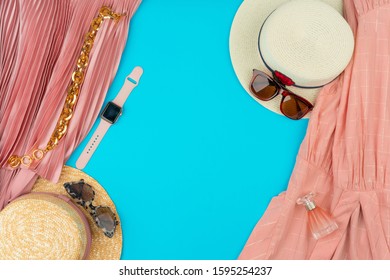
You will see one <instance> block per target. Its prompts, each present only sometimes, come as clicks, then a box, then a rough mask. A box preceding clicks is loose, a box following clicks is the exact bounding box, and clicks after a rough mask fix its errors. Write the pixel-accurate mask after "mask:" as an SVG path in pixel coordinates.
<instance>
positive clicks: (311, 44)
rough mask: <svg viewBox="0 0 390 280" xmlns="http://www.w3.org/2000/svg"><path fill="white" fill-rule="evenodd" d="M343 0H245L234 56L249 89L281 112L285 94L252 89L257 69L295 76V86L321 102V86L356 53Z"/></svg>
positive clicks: (233, 37) (233, 39)
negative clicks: (271, 96) (267, 96)
mask: <svg viewBox="0 0 390 280" xmlns="http://www.w3.org/2000/svg"><path fill="white" fill-rule="evenodd" d="M342 7H343V1H342V0H291V1H288V0H244V1H243V3H242V4H241V6H240V7H239V9H238V11H237V13H236V15H235V17H234V20H233V23H232V27H231V31H230V42H229V47H230V56H231V61H232V64H233V68H234V70H235V73H236V75H237V77H238V79H239V81H240V83H241V85H242V86H243V87H244V89H245V90H246V91H247V92H248V93H249V94H250V95H251V96H252V97H253V98H254V99H255V100H256V101H257V102H259V103H260V104H261V105H263V106H264V107H266V108H268V109H269V110H271V111H273V112H276V113H279V114H280V110H279V105H280V98H281V96H277V97H276V98H274V99H272V100H270V101H261V100H259V99H257V98H255V97H254V95H253V94H252V93H251V92H250V87H249V85H250V81H251V78H252V73H253V69H258V70H261V71H263V72H265V73H267V74H269V75H270V76H272V71H278V72H281V73H283V74H284V75H285V76H287V77H289V78H291V79H292V80H293V81H294V83H295V85H294V86H291V87H288V88H289V90H291V91H292V92H294V93H296V94H298V95H300V96H302V97H303V98H305V99H307V100H308V101H310V102H311V103H313V104H315V100H316V97H317V95H318V93H319V91H320V89H321V88H322V87H323V86H324V85H326V84H328V83H330V82H332V81H333V80H334V79H335V78H337V77H338V76H339V75H340V74H341V73H342V71H343V70H344V69H345V68H346V66H347V65H348V63H349V61H350V60H351V58H352V54H353V49H354V38H353V33H352V31H351V28H350V27H349V25H348V23H347V22H346V21H345V19H344V18H343V16H342Z"/></svg>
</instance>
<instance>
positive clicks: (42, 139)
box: [0, 0, 141, 209]
mask: <svg viewBox="0 0 390 280" xmlns="http://www.w3.org/2000/svg"><path fill="white" fill-rule="evenodd" d="M140 2H141V0H82V1H80V0H61V1H53V0H32V1H30V0H28V1H27V0H6V1H0V71H1V72H0V74H1V76H0V101H1V102H0V167H1V169H0V209H2V208H3V207H4V206H5V205H6V204H7V203H8V202H9V201H11V200H12V199H14V198H16V197H17V196H19V195H20V194H22V193H25V192H28V191H29V190H30V189H31V187H32V185H33V183H34V182H35V180H36V178H37V176H38V175H40V176H42V177H44V178H47V179H49V180H52V181H57V180H58V178H59V175H60V172H61V169H62V166H63V165H64V163H65V162H66V160H67V159H68V158H69V156H70V155H71V153H72V152H73V150H74V149H75V148H76V147H77V145H78V144H79V143H80V142H81V141H82V140H83V138H84V137H85V136H86V135H87V133H88V131H89V130H90V129H91V127H92V125H93V123H94V121H95V120H96V118H97V116H98V113H99V111H100V109H101V106H102V104H103V101H104V98H105V95H106V92H107V90H108V88H109V86H110V84H111V82H112V80H113V78H114V76H115V73H116V71H117V68H118V66H119V62H120V58H121V55H122V52H123V49H124V46H125V43H126V40H127V35H128V30H129V22H130V19H131V18H132V16H133V14H134V13H135V11H136V10H137V8H138V6H139V4H140ZM102 6H109V7H111V8H112V10H113V11H115V12H117V13H126V16H125V17H123V18H121V20H120V21H119V22H117V23H116V22H115V21H113V20H105V21H104V22H103V24H102V26H101V28H100V29H99V31H98V35H97V37H96V39H95V44H94V47H93V49H92V51H91V55H90V60H89V66H88V69H87V73H86V76H85V81H84V84H83V86H82V89H81V91H80V95H79V100H78V103H77V105H76V109H75V111H74V116H73V118H72V120H71V122H70V125H69V127H68V131H67V134H66V136H65V137H64V138H63V139H62V140H61V141H60V143H59V145H58V146H57V148H56V149H55V150H53V151H51V152H49V153H48V154H47V155H46V156H45V158H44V159H43V160H42V161H41V162H40V163H38V164H33V165H32V166H31V167H30V168H29V169H26V168H25V167H21V168H18V169H16V170H11V169H10V168H9V167H8V165H7V159H8V158H9V156H11V155H13V154H16V155H23V154H25V153H28V152H31V151H32V149H35V148H37V147H38V148H44V147H45V146H46V144H47V142H48V140H49V138H50V136H51V134H52V132H53V130H54V128H55V125H56V123H57V120H58V118H59V115H60V112H61V110H62V107H63V105H64V101H65V97H66V89H67V86H68V85H69V83H70V79H71V74H72V72H73V71H74V69H75V67H76V61H77V58H78V56H79V54H80V52H81V47H82V44H83V40H84V37H85V34H86V32H87V31H88V29H89V26H90V24H91V21H92V19H93V18H95V17H96V16H97V14H98V11H99V9H100V8H101V7H102Z"/></svg>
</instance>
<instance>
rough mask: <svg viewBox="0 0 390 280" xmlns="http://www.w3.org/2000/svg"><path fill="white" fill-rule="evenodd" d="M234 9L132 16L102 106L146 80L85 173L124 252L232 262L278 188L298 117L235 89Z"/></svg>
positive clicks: (233, 0) (159, 5)
mask: <svg viewBox="0 0 390 280" xmlns="http://www.w3.org/2000/svg"><path fill="white" fill-rule="evenodd" d="M240 4H241V0H230V1H226V0H215V1H209V0H199V1H178V0H166V1H159V0H144V1H143V3H142V4H141V5H140V7H139V9H138V11H137V13H136V14H135V16H134V17H133V19H132V21H131V27H130V35H129V39H128V42H127V45H126V49H125V51H124V53H123V56H122V60H121V64H120V67H119V71H118V72H117V75H116V78H115V80H114V82H113V84H112V86H111V88H110V90H109V92H108V94H107V98H106V102H108V101H109V100H112V99H113V98H114V97H115V96H116V94H117V92H118V91H119V89H120V88H121V86H122V84H123V81H124V79H125V77H126V76H127V74H128V73H129V72H130V71H131V70H132V69H133V67H135V66H137V65H140V66H142V67H143V68H144V75H143V76H142V78H141V81H140V84H139V86H138V87H137V88H136V89H135V90H134V92H133V93H132V94H131V96H130V98H129V99H128V100H127V103H126V104H125V106H124V113H123V115H122V117H121V118H120V119H119V121H118V123H117V124H115V125H114V126H112V127H111V129H110V130H109V131H108V133H107V134H106V136H105V138H104V140H103V141H102V142H101V144H100V146H99V148H98V149H97V151H96V152H95V154H94V156H93V157H92V159H91V161H90V162H89V164H88V165H87V167H86V168H85V169H84V171H85V172H86V173H88V174H89V175H91V176H92V177H94V178H95V179H96V180H98V181H99V183H101V184H102V185H103V186H104V187H105V188H106V190H107V191H108V193H109V194H110V196H111V197H112V199H113V200H114V202H115V204H116V207H117V210H118V212H119V215H120V218H121V222H122V229H123V241H124V243H123V252H122V259H206V260H207V259H236V258H237V257H238V255H239V253H240V251H241V249H242V247H243V246H244V244H245V242H246V240H247V238H248V236H249V234H250V233H251V230H252V229H253V227H254V226H255V224H256V223H257V221H258V219H259V218H260V217H261V216H262V214H263V213H264V211H265V209H266V207H267V205H268V203H269V202H270V200H271V198H272V197H273V196H275V195H277V194H279V193H280V192H281V191H283V190H285V189H286V186H287V184H288V180H289V177H290V175H291V171H292V169H293V166H294V162H295V157H296V154H297V152H298V149H299V145H300V143H301V141H302V139H303V137H304V134H305V131H306V127H307V120H301V121H291V120H289V119H287V118H285V117H283V116H280V115H277V114H275V113H272V112H271V111H268V110H267V109H265V108H263V107H262V106H261V105H259V104H258V103H257V102H256V101H254V100H253V99H252V98H251V97H250V96H249V95H248V94H247V93H246V92H245V90H244V89H243V88H242V87H241V85H240V83H239V81H238V79H237V78H236V76H235V73H234V70H233V67H232V64H231V60H230V56H229V32H230V26H231V23H232V20H233V18H234V15H235V13H236V11H237V9H238V7H239V5H240ZM97 123H98V122H97ZM97 123H95V126H94V128H93V129H92V131H91V133H90V134H89V135H88V136H87V138H86V139H85V141H84V142H83V143H82V144H81V145H80V146H79V147H78V149H77V150H76V151H75V152H74V154H73V155H72V157H71V158H70V160H69V162H68V165H71V166H75V161H76V159H77V158H78V156H79V155H80V153H81V151H82V149H83V148H84V146H85V145H86V143H87V141H88V140H89V138H90V137H91V135H92V133H93V131H94V130H95V128H96V125H97Z"/></svg>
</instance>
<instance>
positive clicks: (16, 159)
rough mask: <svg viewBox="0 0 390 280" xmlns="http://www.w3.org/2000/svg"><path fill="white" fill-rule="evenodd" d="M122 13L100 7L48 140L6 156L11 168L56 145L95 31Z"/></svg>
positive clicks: (68, 117)
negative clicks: (23, 151)
mask: <svg viewBox="0 0 390 280" xmlns="http://www.w3.org/2000/svg"><path fill="white" fill-rule="evenodd" d="M122 16H124V14H117V13H114V12H113V11H112V10H111V9H110V8H109V7H102V8H101V9H100V10H99V14H98V16H97V17H96V18H94V19H93V20H92V22H91V26H90V27H89V31H88V32H87V34H86V36H85V39H84V44H83V47H82V50H81V53H80V56H79V58H78V60H77V66H76V70H75V71H74V72H73V73H72V79H71V82H70V85H69V87H68V89H67V95H66V99H65V104H64V108H63V109H62V112H61V114H60V118H59V119H58V122H57V125H56V128H55V129H54V131H53V133H52V135H51V137H50V140H49V142H48V143H47V145H46V147H45V148H44V149H39V148H38V149H35V150H33V151H32V152H31V153H29V154H26V155H23V156H17V155H12V156H10V157H9V158H8V164H9V166H10V167H11V168H18V167H19V166H20V165H24V166H26V167H29V166H30V165H31V163H32V162H33V161H40V160H41V159H42V158H43V157H44V156H45V154H46V153H47V152H49V151H51V150H53V149H54V148H55V147H57V145H58V143H59V141H60V140H61V139H62V138H63V137H64V136H65V134H66V131H67V129H68V125H69V122H70V120H71V119H72V116H73V110H74V107H75V105H76V102H77V99H78V96H79V93H80V88H81V85H82V84H83V81H84V75H85V72H86V70H87V66H88V61H89V55H90V52H91V49H92V47H93V44H94V41H95V38H96V34H97V31H98V30H99V28H100V26H101V24H102V23H103V20H104V19H113V20H115V21H118V20H119V19H120V18H121V17H122Z"/></svg>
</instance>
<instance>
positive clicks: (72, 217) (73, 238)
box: [0, 166, 122, 260]
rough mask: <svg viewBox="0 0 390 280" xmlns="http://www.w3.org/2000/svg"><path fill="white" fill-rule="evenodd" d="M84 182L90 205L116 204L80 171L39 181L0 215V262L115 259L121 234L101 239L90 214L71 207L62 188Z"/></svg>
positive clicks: (66, 171)
mask: <svg viewBox="0 0 390 280" xmlns="http://www.w3.org/2000/svg"><path fill="white" fill-rule="evenodd" d="M80 179H84V181H85V183H87V184H89V185H91V186H92V188H93V190H94V191H95V199H94V200H93V205H94V206H97V205H102V206H108V207H110V208H111V209H112V211H113V212H114V213H115V214H116V219H117V220H118V221H119V216H118V213H117V212H116V209H115V206H114V204H113V202H112V200H111V199H110V197H109V196H108V194H107V193H106V191H105V190H104V189H103V187H102V186H100V185H99V184H98V182H96V180H94V179H93V178H91V177H90V176H88V175H87V174H85V173H84V172H82V171H80V170H77V169H74V168H71V167H68V166H64V168H63V170H62V173H61V177H60V180H59V182H58V183H57V184H54V183H51V182H49V181H46V180H44V179H38V180H37V181H36V183H35V185H34V187H33V190H32V192H31V193H29V194H26V195H22V196H20V197H19V198H17V199H16V200H14V201H12V202H11V203H10V204H9V205H7V206H6V207H5V208H4V209H3V210H2V211H1V212H0V259H24V260H26V259H30V260H31V259H67V260H70V259H91V260H100V259H112V260H115V259H119V258H120V256H121V251H122V231H121V227H120V223H119V225H117V226H116V229H115V233H114V235H113V237H112V238H109V237H107V236H105V234H104V233H103V231H102V229H101V228H99V227H97V225H96V224H95V222H94V221H93V219H92V216H91V215H90V214H89V213H88V212H87V211H86V210H85V209H84V208H83V207H81V206H80V205H78V204H76V203H73V202H72V199H71V198H70V197H69V195H68V194H67V192H66V190H65V188H64V186H63V184H64V183H66V182H74V181H79V180H80Z"/></svg>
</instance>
